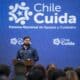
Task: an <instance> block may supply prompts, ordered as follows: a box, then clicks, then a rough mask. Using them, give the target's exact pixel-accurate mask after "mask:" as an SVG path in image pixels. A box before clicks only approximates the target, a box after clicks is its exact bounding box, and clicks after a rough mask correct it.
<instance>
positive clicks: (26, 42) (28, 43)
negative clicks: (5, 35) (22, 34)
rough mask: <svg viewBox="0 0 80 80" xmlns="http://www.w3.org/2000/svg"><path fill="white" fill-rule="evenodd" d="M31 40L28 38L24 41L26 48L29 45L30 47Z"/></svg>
mask: <svg viewBox="0 0 80 80" xmlns="http://www.w3.org/2000/svg"><path fill="white" fill-rule="evenodd" d="M30 42H31V41H30V39H29V38H26V39H25V40H24V41H23V43H24V44H25V45H26V46H28V45H30Z"/></svg>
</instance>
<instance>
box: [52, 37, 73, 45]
mask: <svg viewBox="0 0 80 80" xmlns="http://www.w3.org/2000/svg"><path fill="white" fill-rule="evenodd" d="M53 45H56V46H59V45H62V46H74V45H75V42H73V41H71V40H70V39H65V38H55V39H53Z"/></svg>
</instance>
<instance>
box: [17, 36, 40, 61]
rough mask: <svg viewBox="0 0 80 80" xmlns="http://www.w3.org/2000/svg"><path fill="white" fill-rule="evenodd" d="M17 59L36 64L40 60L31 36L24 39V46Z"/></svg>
mask: <svg viewBox="0 0 80 80" xmlns="http://www.w3.org/2000/svg"><path fill="white" fill-rule="evenodd" d="M17 59H22V60H27V59H31V60H33V61H35V62H36V61H38V60H39V57H38V53H37V51H36V49H34V48H32V47H31V38H30V37H29V36H26V37H24V38H23V45H22V48H21V49H20V50H18V52H17Z"/></svg>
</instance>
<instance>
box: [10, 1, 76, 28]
mask: <svg viewBox="0 0 80 80" xmlns="http://www.w3.org/2000/svg"><path fill="white" fill-rule="evenodd" d="M26 4H27V2H21V3H20V4H19V3H15V4H14V5H10V6H9V21H10V22H14V23H15V24H14V25H12V24H10V25H9V28H10V29H22V28H23V29H76V26H75V24H76V23H77V17H76V16H75V15H73V14H69V12H66V11H63V10H62V6H61V5H58V4H55V3H47V4H46V3H44V2H43V3H40V2H39V3H35V4H33V6H32V8H31V6H27V5H26ZM31 10H32V11H31ZM62 11H63V12H62ZM33 13H34V14H33ZM31 20H32V21H33V24H34V25H36V26H34V25H31V24H27V22H31ZM17 24H19V25H17ZM43 24H44V26H42V25H43ZM53 24H54V25H53ZM57 24H60V26H57ZM64 24H65V25H64ZM66 24H67V25H68V26H67V25H66ZM55 25H56V26H55ZM41 26H42V27H41Z"/></svg>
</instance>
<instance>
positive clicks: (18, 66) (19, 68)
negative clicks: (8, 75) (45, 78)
mask: <svg viewBox="0 0 80 80" xmlns="http://www.w3.org/2000/svg"><path fill="white" fill-rule="evenodd" d="M13 65H14V72H15V79H14V80H25V79H26V76H25V74H26V73H27V72H28V71H29V70H30V69H31V67H32V66H33V65H34V61H33V60H31V59H27V60H20V59H19V60H18V59H14V60H13Z"/></svg>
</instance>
